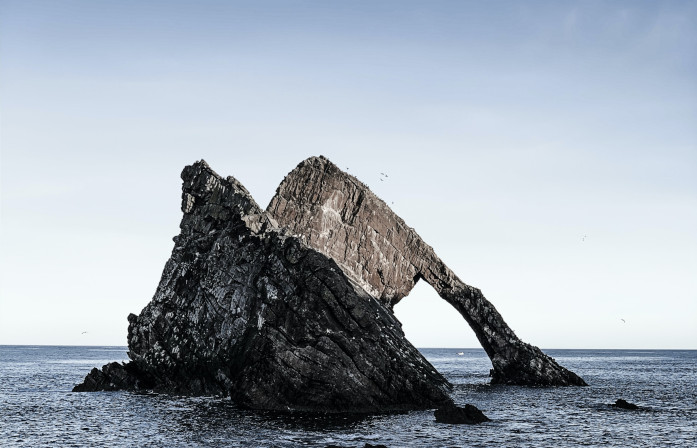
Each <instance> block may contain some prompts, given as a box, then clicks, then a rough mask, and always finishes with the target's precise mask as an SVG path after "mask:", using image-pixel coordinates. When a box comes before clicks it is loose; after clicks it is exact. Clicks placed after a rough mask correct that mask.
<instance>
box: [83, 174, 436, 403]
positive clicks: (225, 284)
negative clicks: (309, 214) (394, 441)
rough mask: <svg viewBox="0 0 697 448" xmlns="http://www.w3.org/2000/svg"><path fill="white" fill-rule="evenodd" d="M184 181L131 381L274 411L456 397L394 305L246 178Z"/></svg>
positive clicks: (139, 328)
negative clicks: (175, 228)
mask: <svg viewBox="0 0 697 448" xmlns="http://www.w3.org/2000/svg"><path fill="white" fill-rule="evenodd" d="M182 179H183V180H184V186H183V194H182V211H183V212H184V216H183V218H182V222H181V225H180V228H181V233H180V235H179V236H177V237H175V239H174V240H175V247H174V250H173V251H172V256H171V258H170V259H169V261H168V262H167V264H166V265H165V269H164V272H163V274H162V279H161V280H160V284H159V286H158V288H157V291H156V293H155V296H154V297H153V299H152V301H151V302H150V304H148V305H147V306H146V307H145V309H144V310H143V311H142V312H141V313H140V315H139V316H135V315H130V316H129V318H128V320H129V322H130V324H129V328H128V346H129V353H128V354H129V357H130V358H131V362H130V363H129V364H128V366H129V373H130V375H131V379H130V382H122V383H121V384H122V385H123V388H126V389H131V388H132V389H143V388H145V389H153V390H155V391H158V392H171V393H181V394H217V395H226V396H230V397H232V398H233V399H234V400H235V401H237V402H238V403H240V404H242V405H246V406H248V407H251V408H255V409H274V410H308V411H325V412H334V411H342V412H374V411H385V410H407V409H418V408H421V409H427V408H432V407H434V406H438V405H441V404H443V403H445V402H448V401H449V398H448V394H447V392H448V387H449V384H448V382H447V381H446V380H445V378H443V377H442V376H441V375H440V374H439V373H438V372H437V371H436V370H435V368H434V367H433V366H431V364H429V363H428V361H426V359H424V358H423V356H422V355H421V354H420V353H419V352H418V351H417V350H416V349H415V348H414V347H413V346H412V345H411V344H410V343H409V342H408V341H407V340H406V338H405V337H404V333H403V332H402V329H401V325H400V324H399V322H398V321H397V320H396V319H395V317H394V316H393V315H392V313H391V312H390V311H389V310H387V309H386V308H385V307H384V306H382V304H381V303H380V302H379V301H378V300H376V299H375V298H373V297H372V296H371V295H369V294H368V293H366V292H365V291H363V290H362V289H361V288H360V287H359V286H357V285H355V284H354V283H352V282H351V281H350V280H349V279H348V278H347V277H346V275H345V274H344V273H343V271H342V270H341V269H340V268H339V267H338V266H337V265H336V263H335V262H334V261H333V260H332V259H331V258H329V257H327V256H326V255H324V254H322V253H320V252H319V251H317V250H315V249H312V248H311V247H309V246H307V245H306V244H305V243H304V242H303V241H302V240H301V239H299V238H297V237H294V236H291V235H288V234H286V233H285V232H284V231H283V230H281V229H279V228H277V227H276V224H275V222H274V220H273V219H272V218H270V217H269V216H267V214H266V213H264V211H263V210H261V209H260V208H259V207H258V206H257V204H256V203H255V202H254V200H253V199H252V198H251V196H250V195H249V193H248V192H247V191H246V190H245V189H244V187H242V186H241V185H240V184H239V183H238V182H237V181H236V180H235V179H234V178H232V177H228V178H227V179H223V178H222V177H220V176H218V175H217V174H216V173H214V172H213V171H212V170H211V169H210V168H209V167H208V165H207V164H206V163H205V162H197V163H195V164H194V165H192V166H188V167H186V168H185V169H184V171H183V173H182ZM105 369H106V366H105ZM109 372H110V371H107V370H103V371H102V372H100V371H96V372H95V371H93V372H91V373H90V374H89V375H88V376H87V378H86V379H85V382H84V383H83V384H82V385H80V386H77V387H76V389H75V390H105V387H103V385H105V384H111V380H110V379H108V378H103V377H108V376H109ZM109 387H111V386H109Z"/></svg>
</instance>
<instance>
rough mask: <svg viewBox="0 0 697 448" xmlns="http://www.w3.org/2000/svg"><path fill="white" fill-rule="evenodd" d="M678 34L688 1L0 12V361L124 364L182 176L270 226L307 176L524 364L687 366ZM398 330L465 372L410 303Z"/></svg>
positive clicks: (470, 340)
mask: <svg viewBox="0 0 697 448" xmlns="http://www.w3.org/2000/svg"><path fill="white" fill-rule="evenodd" d="M696 25H697V3H696V2H692V1H578V2H574V1H563V2H559V1H527V2H519V1H513V2H507V1H503V2H502V1H486V2H485V1H476V2H475V1H452V2H451V1H428V2H426V1H420V2H413V1H379V2H375V1H367V2H361V1H358V2H355V1H351V2H348V1H343V2H342V1H330V2H320V1H309V2H308V1H282V2H273V1H250V2H236V1H224V2H223V1H219V2H218V1H195V2H194V1H187V2H184V1H171V0H170V1H150V2H141V1H118V2H116V1H98V0H96V1H61V0H57V1H56V0H51V1H33V0H20V1H8V0H0V268H1V271H0V272H1V275H2V276H1V277H0V344H46V345H120V346H122V345H126V335H127V326H128V322H127V320H126V316H127V315H128V314H129V313H131V312H133V313H139V312H140V310H141V309H142V308H143V307H144V306H145V305H146V304H147V303H148V302H149V301H150V299H151V298H152V296H153V294H154V292H155V289H156V287H157V284H158V282H159V279H160V275H161V273H162V269H163V267H164V264H165V262H166V260H167V259H168V258H169V255H170V253H171V250H172V248H173V242H172V237H174V236H175V235H177V234H178V231H179V228H178V225H179V221H180V218H181V211H180V194H181V180H180V178H179V175H180V173H181V170H182V168H183V167H184V166H185V165H188V164H191V163H193V162H194V161H196V160H199V159H205V160H206V161H207V162H208V163H209V164H210V165H211V166H212V167H213V169H215V170H216V171H217V172H218V173H220V174H221V175H224V176H227V175H232V176H235V177H236V178H237V179H238V180H240V181H241V182H242V183H243V184H244V185H245V186H246V187H247V189H248V190H249V191H250V192H251V193H252V195H253V196H254V197H255V199H256V200H257V202H258V203H259V204H260V205H261V206H262V207H265V206H266V204H267V203H268V201H269V200H270V199H271V197H272V196H273V194H274V192H275V189H276V187H277V186H278V184H279V183H280V182H281V180H282V179H283V177H284V176H285V175H286V174H287V173H288V172H289V171H290V170H292V169H293V168H294V167H295V166H296V165H297V164H298V163H299V162H300V161H302V160H303V159H305V158H307V157H310V156H313V155H320V154H322V155H325V156H326V157H328V158H329V159H330V160H332V161H333V162H335V163H336V164H337V165H339V166H340V167H341V168H342V169H346V170H348V172H349V173H350V174H353V175H355V176H357V177H358V178H359V179H360V180H362V181H363V182H365V183H366V184H367V185H368V186H370V187H371V189H372V190H373V191H374V192H375V193H376V194H377V195H378V196H380V197H381V198H382V199H384V200H385V201H387V202H388V203H391V202H394V205H392V207H393V209H394V210H395V212H396V213H397V214H399V215H400V216H401V217H402V218H404V220H405V221H406V222H407V224H408V225H410V226H412V227H413V228H415V229H416V231H417V232H418V233H419V234H420V235H421V237H422V238H423V239H424V240H425V241H426V242H427V243H429V244H430V245H431V246H433V247H434V249H435V251H436V253H437V254H438V255H439V256H440V257H441V258H442V259H443V260H444V261H445V262H446V264H448V266H449V267H450V268H451V269H453V270H454V271H455V272H456V273H457V275H458V276H459V277H460V278H461V279H462V280H463V281H465V282H466V283H468V284H470V285H473V286H476V287H478V288H480V289H481V290H482V292H483V293H484V295H485V296H486V297H487V298H488V299H489V300H490V301H491V302H492V303H493V304H494V305H495V306H496V308H497V309H498V310H499V312H501V314H502V315H503V317H504V319H505V320H506V321H507V322H508V324H509V325H510V326H511V327H512V328H513V330H514V331H515V332H516V334H517V335H518V336H519V337H520V338H521V339H523V340H524V341H526V342H529V343H532V344H534V345H538V346H540V347H542V348H608V349H612V348H627V349H633V348H638V349H642V348H643V349H697V275H696V274H697V231H696V230H695V229H697V126H696V125H697V26H696ZM381 172H385V173H387V174H388V176H389V178H388V179H387V180H386V181H380V180H379V179H380V173H381ZM395 313H396V315H397V317H398V318H399V319H400V320H401V321H402V323H403V326H404V330H405V333H406V335H407V337H408V338H409V340H410V341H411V342H412V343H413V344H414V345H416V346H417V347H462V348H465V347H479V344H478V342H477V340H476V338H475V336H474V334H473V332H472V331H471V329H470V328H469V327H468V326H467V324H466V323H465V321H464V320H463V319H462V317H460V316H459V314H458V313H457V312H456V311H455V310H454V309H453V308H452V307H450V305H448V304H447V303H445V302H444V301H443V300H441V299H440V298H439V297H438V296H437V295H436V294H435V292H434V291H433V290H432V289H431V288H430V286H428V285H427V284H425V283H423V282H420V283H419V284H417V286H416V287H415V289H414V290H413V291H412V293H411V294H410V295H409V296H408V297H406V298H405V299H403V301H402V302H401V303H399V304H398V305H397V306H396V307H395Z"/></svg>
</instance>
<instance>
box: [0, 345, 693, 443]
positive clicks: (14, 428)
mask: <svg viewBox="0 0 697 448" xmlns="http://www.w3.org/2000/svg"><path fill="white" fill-rule="evenodd" d="M421 352H422V353H423V354H424V356H425V357H426V358H427V359H428V360H429V361H430V362H431V363H432V364H433V365H434V366H435V367H436V368H437V369H438V371H440V372H441V373H442V374H443V375H444V376H445V377H446V378H448V380H449V381H450V382H451V383H452V384H453V385H454V388H453V391H452V397H453V399H454V400H455V402H456V403H458V404H460V405H464V404H465V403H470V404H473V405H475V406H477V407H478V408H479V409H481V410H482V411H483V412H484V413H485V414H486V415H487V416H488V417H489V418H490V419H491V422H488V423H483V424H479V425H472V426H470V425H448V424H442V423H436V421H435V418H434V417H433V411H413V412H407V413H401V414H380V415H367V416H366V415H312V414H284V413H273V412H255V411H250V410H245V409H240V408H239V407H237V406H236V405H235V404H234V403H232V402H231V401H230V400H228V399H223V398H217V397H180V396H171V395H156V394H143V393H133V392H95V393H73V392H71V389H72V387H73V386H74V385H75V384H77V383H79V382H81V381H82V379H83V378H84V376H85V375H86V374H87V373H88V372H89V371H90V370H91V369H92V368H93V367H101V366H102V365H103V364H106V363H108V362H111V361H124V360H126V359H127V356H126V347H66V346H0V446H1V447H32V448H33V447H303V446H312V447H314V446H317V447H326V446H327V445H338V446H342V447H364V446H365V444H366V443H369V444H372V445H379V444H382V445H385V446H387V447H390V448H397V447H535V448H539V447H555V448H560V447H576V446H597V447H652V448H654V447H673V446H674V447H697V351H695V350H545V352H546V353H547V354H549V355H550V356H552V357H554V358H555V359H556V360H557V361H558V362H559V363H560V364H561V365H563V366H565V367H567V368H569V369H571V370H572V371H574V372H576V373H578V374H579V375H581V377H583V378H584V379H585V380H586V382H588V384H589V386H588V387H552V388H536V387H520V386H501V385H495V386H492V385H490V384H488V381H489V377H488V373H489V369H490V368H491V363H490V362H489V359H488V358H487V356H486V355H485V353H484V351H483V350H481V349H456V348H447V349H444V348H440V349H435V348H434V349H422V350H421ZM619 398H622V399H625V400H627V401H629V402H632V403H635V404H637V405H639V406H640V407H641V410H638V411H629V410H623V409H617V408H614V407H611V406H610V404H611V403H614V402H615V400H617V399H619Z"/></svg>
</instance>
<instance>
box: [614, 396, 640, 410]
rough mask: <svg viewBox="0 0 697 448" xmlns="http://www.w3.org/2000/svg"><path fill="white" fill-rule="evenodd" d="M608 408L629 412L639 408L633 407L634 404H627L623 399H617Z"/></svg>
mask: <svg viewBox="0 0 697 448" xmlns="http://www.w3.org/2000/svg"><path fill="white" fill-rule="evenodd" d="M610 406H612V407H613V408H619V409H629V410H631V411H636V410H638V409H639V406H637V405H635V404H634V403H629V402H628V401H625V400H623V399H621V398H620V399H619V400H617V401H615V402H614V403H612V404H611V405H610Z"/></svg>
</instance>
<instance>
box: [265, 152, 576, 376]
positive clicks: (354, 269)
mask: <svg viewBox="0 0 697 448" xmlns="http://www.w3.org/2000/svg"><path fill="white" fill-rule="evenodd" d="M267 211H268V213H269V214H270V215H271V216H272V217H273V218H274V219H275V220H276V221H277V222H278V223H279V225H281V226H283V227H285V228H287V229H289V230H290V231H291V232H292V233H293V234H297V235H301V236H302V237H303V239H304V241H306V242H307V244H309V245H310V246H311V247H314V248H315V249H317V250H318V251H320V252H322V253H324V254H326V255H327V256H329V257H331V258H332V259H333V260H335V261H336V262H337V264H338V265H339V267H340V268H341V269H342V270H343V271H344V273H345V274H346V275H347V276H348V277H349V278H350V279H351V280H353V281H354V282H355V283H357V284H358V285H360V286H361V287H362V288H363V289H364V290H365V291H367V292H368V293H370V294H371V295H373V296H374V297H377V298H378V299H379V300H380V301H381V302H382V303H383V304H384V305H385V307H387V308H389V309H392V307H393V306H394V305H395V304H396V303H397V302H399V301H400V300H401V299H402V298H403V297H405V296H406V295H407V294H409V292H410V291H411V289H412V288H413V287H414V285H415V284H416V282H417V281H418V280H419V279H424V280H425V281H427V282H428V283H429V284H430V285H431V286H432V287H433V288H434V289H435V290H436V291H437V292H438V294H439V295H440V296H441V297H442V298H443V299H444V300H446V301H447V302H448V303H450V304H451V305H452V306H453V307H455V309H457V310H458V312H459V313H460V314H461V315H462V316H463V318H464V319H465V321H467V323H468V324H469V325H470V327H471V328H472V329H473V330H474V332H475V334H476V335H477V338H478V339H479V342H480V343H481V344H482V347H483V348H484V350H485V351H486V353H487V354H488V355H489V358H490V359H491V363H492V365H493V369H492V371H491V377H492V383H504V384H519V385H537V386H557V385H559V386H567V385H585V384H586V383H585V381H583V379H582V378H580V377H579V376H577V375H576V374H574V373H573V372H570V371H568V370H567V369H565V368H563V367H561V366H560V365H559V364H557V363H556V361H555V360H554V359H553V358H551V357H549V356H547V355H545V354H544V353H543V352H542V351H541V350H540V349H538V348H537V347H534V346H532V345H529V344H526V343H524V342H523V341H521V340H520V339H518V337H517V336H516V335H515V333H514V332H513V330H511V328H510V327H509V326H508V325H507V324H506V322H505V321H504V320H503V317H501V315H500V314H499V313H498V311H497V310H496V308H495V307H494V306H493V305H492V304H491V303H490V302H489V301H488V300H487V299H486V298H485V297H484V295H482V293H481V291H480V290H479V289H477V288H474V287H472V286H469V285H467V284H465V283H464V282H462V280H460V279H459V278H458V277H457V276H456V275H455V274H454V273H453V272H452V271H451V270H450V269H449V268H448V267H447V266H446V265H445V264H444V263H443V262H442V261H441V259H440V258H438V256H437V255H436V254H435V252H434V251H433V248H431V246H429V245H428V244H426V243H425V242H424V241H423V240H422V239H421V237H419V235H418V234H417V233H416V232H415V231H414V229H412V228H411V227H409V226H407V225H406V223H405V222H404V221H403V220H402V219H401V218H400V217H399V216H397V215H396V214H395V213H394V212H393V211H392V210H391V209H390V208H389V207H388V206H387V205H386V204H385V203H384V202H383V201H382V200H381V199H379V198H378V197H377V196H375V195H374V194H373V193H372V192H371V191H370V190H369V189H368V187H366V186H365V185H364V184H363V183H361V182H360V181H359V180H357V179H356V178H355V177H353V176H350V175H349V174H347V173H345V172H343V171H341V170H340V169H339V168H338V167H337V166H336V165H334V164H333V163H331V162H330V161H329V160H327V159H325V158H324V157H312V158H309V159H307V160H305V161H304V162H302V163H300V164H299V165H298V166H297V167H296V168H295V169H294V170H293V171H291V172H290V173H289V174H288V175H287V176H286V178H285V179H284V180H283V182H282V183H281V185H280V186H279V187H278V190H277V191H276V195H275V196H274V198H273V199H272V200H271V202H270V203H269V206H268V208H267Z"/></svg>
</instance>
